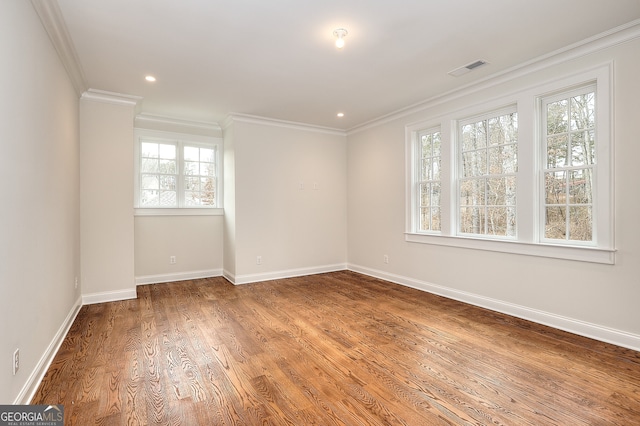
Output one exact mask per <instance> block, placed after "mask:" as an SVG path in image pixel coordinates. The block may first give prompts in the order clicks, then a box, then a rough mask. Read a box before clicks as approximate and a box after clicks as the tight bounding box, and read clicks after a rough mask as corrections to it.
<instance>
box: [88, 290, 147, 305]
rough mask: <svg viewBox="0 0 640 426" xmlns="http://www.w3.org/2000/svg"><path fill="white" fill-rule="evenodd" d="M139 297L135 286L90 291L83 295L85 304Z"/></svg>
mask: <svg viewBox="0 0 640 426" xmlns="http://www.w3.org/2000/svg"><path fill="white" fill-rule="evenodd" d="M136 297H138V294H137V292H136V289H135V288H131V289H125V290H114V291H103V292H101V293H90V294H83V295H82V304H83V305H93V304H96V303H105V302H118V301H120V300H128V299H135V298H136Z"/></svg>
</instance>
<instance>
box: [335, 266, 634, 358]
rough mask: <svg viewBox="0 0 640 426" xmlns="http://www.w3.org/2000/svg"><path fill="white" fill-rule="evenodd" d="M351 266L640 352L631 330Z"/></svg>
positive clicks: (369, 273) (434, 292)
mask: <svg viewBox="0 0 640 426" xmlns="http://www.w3.org/2000/svg"><path fill="white" fill-rule="evenodd" d="M348 269H349V270H351V271H354V272H358V273H361V274H364V275H369V276H372V277H374V278H380V279H382V280H385V281H390V282H392V283H396V284H400V285H404V286H406V287H411V288H415V289H418V290H422V291H426V292H428V293H433V294H437V295H438V296H443V297H447V298H449V299H454V300H458V301H460V302H464V303H468V304H471V305H475V306H479V307H482V308H486V309H490V310H492V311H497V312H501V313H503V314H507V315H511V316H514V317H517V318H522V319H525V320H528V321H533V322H536V323H538V324H543V325H547V326H549V327H553V328H557V329H559V330H564V331H568V332H570V333H573V334H577V335H580V336H584V337H588V338H591V339H595V340H599V341H602V342H606V343H611V344H614V345H617V346H622V347H625V348H629V349H633V350H635V351H640V335H637V334H632V333H628V332H625V331H621V330H616V329H612V328H609V327H605V326H601V325H598V324H593V323H588V322H585V321H581V320H577V319H573V318H568V317H564V316H561V315H556V314H553V313H550V312H545V311H540V310H537V309H532V308H528V307H526V306H521V305H516V304H513V303H509V302H504V301H501V300H497V299H492V298H489V297H484V296H480V295H477V294H473V293H468V292H465V291H460V290H456V289H453V288H450V287H444V286H440V285H437V284H432V283H429V282H425V281H420V280H416V279H413V278H409V277H405V276H401V275H396V274H391V273H388V272H384V271H380V270H377V269H371V268H367V267H364V266H359V265H353V264H349V266H348Z"/></svg>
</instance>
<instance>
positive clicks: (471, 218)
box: [460, 207, 485, 234]
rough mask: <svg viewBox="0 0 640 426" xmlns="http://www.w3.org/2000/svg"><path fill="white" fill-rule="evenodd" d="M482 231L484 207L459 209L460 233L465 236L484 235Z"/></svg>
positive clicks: (483, 227)
mask: <svg viewBox="0 0 640 426" xmlns="http://www.w3.org/2000/svg"><path fill="white" fill-rule="evenodd" d="M484 230H485V217H484V207H462V208H461V209H460V232H462V233H465V234H484V233H485V231H484Z"/></svg>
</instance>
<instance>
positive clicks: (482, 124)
mask: <svg viewBox="0 0 640 426" xmlns="http://www.w3.org/2000/svg"><path fill="white" fill-rule="evenodd" d="M486 146H487V129H486V121H479V122H477V123H472V124H466V125H464V126H463V127H462V150H463V151H471V150H474V149H478V148H485V147H486Z"/></svg>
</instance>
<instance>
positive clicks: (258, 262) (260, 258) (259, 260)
mask: <svg viewBox="0 0 640 426" xmlns="http://www.w3.org/2000/svg"><path fill="white" fill-rule="evenodd" d="M256 265H262V256H256Z"/></svg>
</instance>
